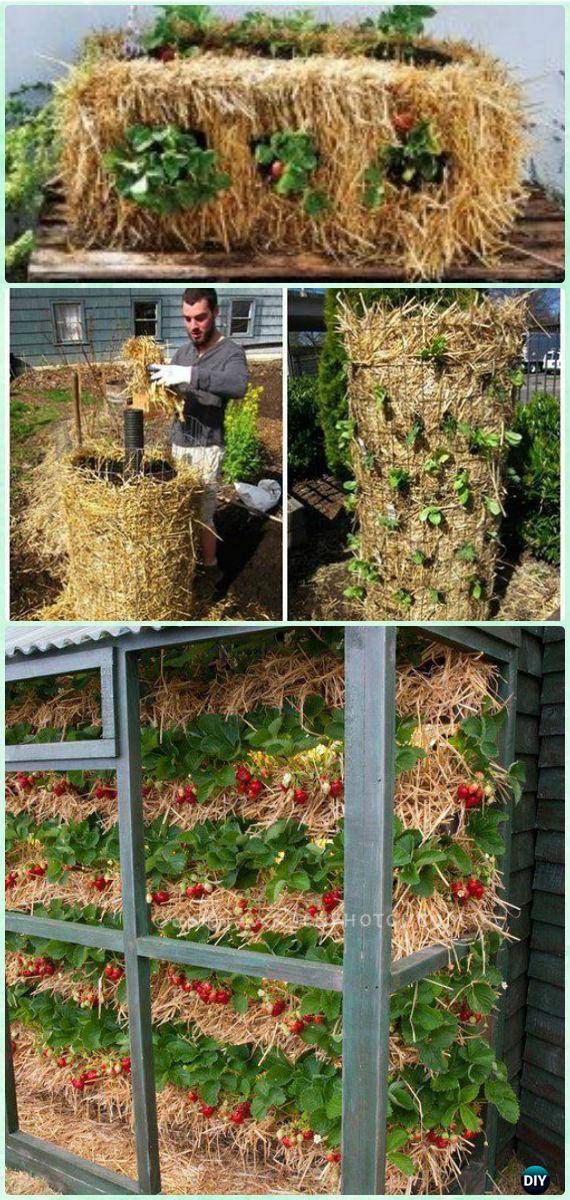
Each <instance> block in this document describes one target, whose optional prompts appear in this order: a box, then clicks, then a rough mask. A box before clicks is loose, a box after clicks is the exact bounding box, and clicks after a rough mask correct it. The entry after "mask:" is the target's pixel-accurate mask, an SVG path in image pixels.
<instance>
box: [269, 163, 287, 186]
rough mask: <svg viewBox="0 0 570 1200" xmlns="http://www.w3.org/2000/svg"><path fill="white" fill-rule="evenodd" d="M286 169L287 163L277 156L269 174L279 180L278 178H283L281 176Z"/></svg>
mask: <svg viewBox="0 0 570 1200" xmlns="http://www.w3.org/2000/svg"><path fill="white" fill-rule="evenodd" d="M284 170H285V163H284V162H281V159H280V158H276V159H274V161H273V162H272V163H271V166H270V168H269V174H270V176H271V178H272V179H274V180H275V181H277V180H278V179H281V176H282V174H283V172H284Z"/></svg>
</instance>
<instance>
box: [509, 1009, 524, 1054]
mask: <svg viewBox="0 0 570 1200" xmlns="http://www.w3.org/2000/svg"><path fill="white" fill-rule="evenodd" d="M525 1019H526V1012H525V1009H524V1008H519V1009H518V1011H517V1012H516V1013H513V1015H512V1017H509V1019H508V1021H507V1022H506V1024H505V1042H504V1050H505V1053H506V1052H507V1051H508V1050H512V1048H513V1046H516V1045H517V1043H518V1042H523V1048H524V1028H525Z"/></svg>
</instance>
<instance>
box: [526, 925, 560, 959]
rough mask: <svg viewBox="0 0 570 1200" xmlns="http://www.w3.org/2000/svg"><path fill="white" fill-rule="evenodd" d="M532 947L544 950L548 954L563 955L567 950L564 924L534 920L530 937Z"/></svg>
mask: <svg viewBox="0 0 570 1200" xmlns="http://www.w3.org/2000/svg"><path fill="white" fill-rule="evenodd" d="M530 946H531V949H533V950H534V949H536V950H543V951H544V952H545V953H546V954H558V955H563V954H564V950H565V936H564V925H563V924H562V925H550V924H548V923H547V922H543V921H534V923H533V926H532V933H531V938H530Z"/></svg>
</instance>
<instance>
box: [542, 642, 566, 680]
mask: <svg viewBox="0 0 570 1200" xmlns="http://www.w3.org/2000/svg"><path fill="white" fill-rule="evenodd" d="M564 653H565V651H564V641H563V640H562V639H557V640H556V641H555V642H553V641H549V642H546V644H545V647H544V652H543V668H542V669H543V671H544V674H545V675H548V674H550V672H551V671H552V672H555V671H563V670H564Z"/></svg>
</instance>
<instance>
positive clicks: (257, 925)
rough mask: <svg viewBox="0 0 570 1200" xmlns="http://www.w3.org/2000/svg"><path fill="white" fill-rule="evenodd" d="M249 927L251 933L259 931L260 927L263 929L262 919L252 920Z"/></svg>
mask: <svg viewBox="0 0 570 1200" xmlns="http://www.w3.org/2000/svg"><path fill="white" fill-rule="evenodd" d="M250 928H251V932H252V933H259V931H260V930H261V929H263V922H262V921H254V922H253V925H251V926H250Z"/></svg>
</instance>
